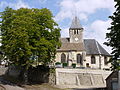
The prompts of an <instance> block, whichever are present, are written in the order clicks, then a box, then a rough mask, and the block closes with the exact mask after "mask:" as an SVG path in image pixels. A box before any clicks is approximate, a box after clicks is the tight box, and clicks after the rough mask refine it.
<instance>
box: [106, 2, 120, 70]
mask: <svg viewBox="0 0 120 90" xmlns="http://www.w3.org/2000/svg"><path fill="white" fill-rule="evenodd" d="M114 1H115V2H116V5H115V8H116V11H115V12H114V13H113V15H112V16H109V18H110V19H112V23H111V27H110V28H108V30H110V32H109V33H107V34H106V38H107V42H105V44H106V45H107V46H111V47H112V53H111V54H112V55H113V56H112V58H111V60H110V62H111V63H112V68H113V69H120V0H114Z"/></svg>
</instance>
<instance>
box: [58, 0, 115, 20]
mask: <svg viewBox="0 0 120 90" xmlns="http://www.w3.org/2000/svg"><path fill="white" fill-rule="evenodd" d="M114 4H115V3H114V0H62V1H61V2H60V4H59V7H60V11H59V13H58V14H57V15H56V21H62V20H63V19H65V18H71V17H73V16H75V15H76V14H77V16H78V17H80V19H81V20H87V17H88V15H90V14H93V13H95V12H96V11H97V10H98V9H108V10H109V11H110V12H113V11H114Z"/></svg>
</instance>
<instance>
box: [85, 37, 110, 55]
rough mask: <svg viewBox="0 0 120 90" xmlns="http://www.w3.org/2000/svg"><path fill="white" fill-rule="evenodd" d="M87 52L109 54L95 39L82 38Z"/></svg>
mask: <svg viewBox="0 0 120 90" xmlns="http://www.w3.org/2000/svg"><path fill="white" fill-rule="evenodd" d="M84 45H85V49H86V53H87V54H96V55H97V54H98V55H99V54H101V55H108V56H109V55H110V54H109V53H108V52H107V51H106V50H105V49H104V48H103V47H102V46H101V45H100V44H99V43H98V42H97V41H96V40H95V39H84Z"/></svg>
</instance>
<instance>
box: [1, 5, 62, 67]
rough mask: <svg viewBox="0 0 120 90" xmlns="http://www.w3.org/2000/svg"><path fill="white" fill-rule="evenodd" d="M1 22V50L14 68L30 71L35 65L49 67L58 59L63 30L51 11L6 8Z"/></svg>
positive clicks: (44, 9) (2, 13)
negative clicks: (57, 49)
mask: <svg viewBox="0 0 120 90" xmlns="http://www.w3.org/2000/svg"><path fill="white" fill-rule="evenodd" d="M1 20H2V21H1V24H0V25H1V27H0V29H1V39H2V41H1V43H2V46H1V50H2V52H3V53H4V55H5V56H6V57H7V59H8V60H9V61H10V62H11V63H12V64H15V65H18V66H24V67H26V68H28V67H29V66H30V65H31V64H33V63H34V62H36V61H37V62H38V63H41V64H43V65H48V64H49V63H51V62H52V61H53V60H54V59H55V54H56V48H58V47H59V46H60V41H59V37H60V28H59V27H58V25H57V23H56V22H55V21H54V20H53V15H52V13H51V11H50V10H49V9H46V8H43V9H35V8H33V9H27V8H20V9H18V10H13V9H12V8H8V7H7V8H6V9H5V11H3V12H1Z"/></svg>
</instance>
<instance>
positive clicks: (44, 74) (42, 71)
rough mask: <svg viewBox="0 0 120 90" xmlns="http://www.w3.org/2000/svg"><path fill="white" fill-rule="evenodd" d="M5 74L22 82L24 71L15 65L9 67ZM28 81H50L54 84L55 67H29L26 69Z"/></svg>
mask: <svg viewBox="0 0 120 90" xmlns="http://www.w3.org/2000/svg"><path fill="white" fill-rule="evenodd" d="M51 71H52V72H51ZM6 75H7V76H8V77H9V76H10V77H13V78H14V79H19V80H22V82H24V72H23V69H22V68H18V67H15V66H12V67H9V69H8V71H7V73H6ZM28 82H29V83H31V84H32V83H50V84H55V69H54V68H53V69H50V68H49V67H43V66H38V67H31V68H29V70H28Z"/></svg>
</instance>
